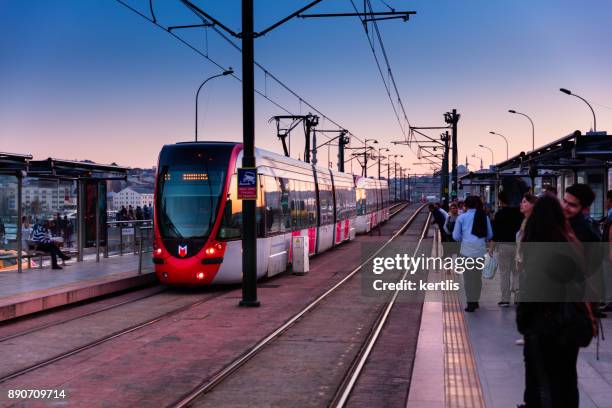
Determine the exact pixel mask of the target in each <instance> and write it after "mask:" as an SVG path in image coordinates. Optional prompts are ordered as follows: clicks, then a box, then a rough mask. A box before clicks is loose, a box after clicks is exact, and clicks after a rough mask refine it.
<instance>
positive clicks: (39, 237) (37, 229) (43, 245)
mask: <svg viewBox="0 0 612 408" xmlns="http://www.w3.org/2000/svg"><path fill="white" fill-rule="evenodd" d="M30 239H31V240H32V242H33V243H34V246H35V249H36V250H37V251H42V252H48V253H49V254H51V265H52V269H62V267H61V266H59V265H58V264H57V257H58V256H59V257H60V258H62V259H63V260H64V261H66V260H68V259H70V257H69V256H68V255H64V253H62V251H60V249H59V248H58V246H57V245H56V244H55V243H54V242H53V239H52V237H51V230H50V229H49V221H44V223H43V225H40V224H36V225H34V228H33V229H32V233H31V236H30Z"/></svg>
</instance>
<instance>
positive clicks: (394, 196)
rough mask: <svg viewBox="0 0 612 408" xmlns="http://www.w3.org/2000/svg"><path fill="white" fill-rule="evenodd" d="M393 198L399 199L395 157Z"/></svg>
mask: <svg viewBox="0 0 612 408" xmlns="http://www.w3.org/2000/svg"><path fill="white" fill-rule="evenodd" d="M393 187H394V188H393V198H394V199H395V201H397V159H395V171H394V173H393Z"/></svg>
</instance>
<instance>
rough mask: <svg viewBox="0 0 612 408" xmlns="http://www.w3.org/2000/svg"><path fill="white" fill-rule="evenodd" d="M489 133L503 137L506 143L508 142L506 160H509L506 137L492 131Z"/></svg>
mask: <svg viewBox="0 0 612 408" xmlns="http://www.w3.org/2000/svg"><path fill="white" fill-rule="evenodd" d="M489 133H490V134H492V135H497V136H501V137H502V138H503V139H504V142H506V160H508V139H506V136H504V135H501V134H499V133H496V132H493V131H491V132H489Z"/></svg>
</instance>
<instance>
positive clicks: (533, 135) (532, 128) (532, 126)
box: [508, 109, 535, 151]
mask: <svg viewBox="0 0 612 408" xmlns="http://www.w3.org/2000/svg"><path fill="white" fill-rule="evenodd" d="M508 112H510V113H515V114H517V115H522V116H524V117H526V118H527V119H529V122H531V151H534V150H535V126H534V124H533V120H531V118H530V117H529V116H527V115H525V114H524V113H521V112H517V111H515V110H514V109H510V110H509V111H508Z"/></svg>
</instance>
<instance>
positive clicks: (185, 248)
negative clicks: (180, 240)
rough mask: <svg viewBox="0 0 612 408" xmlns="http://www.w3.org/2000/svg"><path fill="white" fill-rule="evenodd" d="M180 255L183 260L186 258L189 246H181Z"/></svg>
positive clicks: (179, 248) (179, 247)
mask: <svg viewBox="0 0 612 408" xmlns="http://www.w3.org/2000/svg"><path fill="white" fill-rule="evenodd" d="M178 255H179V256H180V257H181V258H184V257H186V256H187V245H179V246H178Z"/></svg>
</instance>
